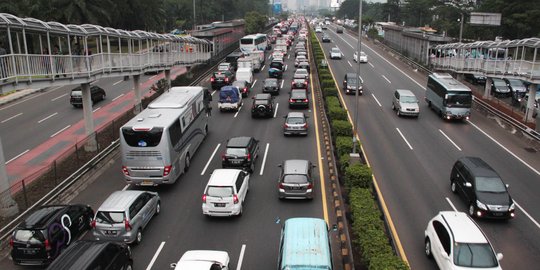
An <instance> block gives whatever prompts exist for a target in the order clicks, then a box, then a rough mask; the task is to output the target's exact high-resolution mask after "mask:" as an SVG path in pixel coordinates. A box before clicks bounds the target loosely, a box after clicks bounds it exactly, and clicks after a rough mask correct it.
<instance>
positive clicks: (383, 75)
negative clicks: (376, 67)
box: [381, 75, 392, 83]
mask: <svg viewBox="0 0 540 270" xmlns="http://www.w3.org/2000/svg"><path fill="white" fill-rule="evenodd" d="M381 76H382V77H383V78H384V79H385V80H386V81H387V82H388V83H392V82H391V81H390V80H389V79H388V78H386V76H384V75H381Z"/></svg>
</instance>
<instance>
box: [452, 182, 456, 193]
mask: <svg viewBox="0 0 540 270" xmlns="http://www.w3.org/2000/svg"><path fill="white" fill-rule="evenodd" d="M450 190H451V191H452V193H456V192H457V190H456V182H455V181H452V182H451V183H450Z"/></svg>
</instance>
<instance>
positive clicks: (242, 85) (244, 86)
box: [232, 80, 251, 97]
mask: <svg viewBox="0 0 540 270" xmlns="http://www.w3.org/2000/svg"><path fill="white" fill-rule="evenodd" d="M232 86H234V87H238V89H240V93H242V97H247V96H249V92H251V87H249V84H248V83H247V82H246V81H243V80H242V81H238V80H237V81H234V82H233V83H232Z"/></svg>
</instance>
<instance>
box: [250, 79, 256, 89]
mask: <svg viewBox="0 0 540 270" xmlns="http://www.w3.org/2000/svg"><path fill="white" fill-rule="evenodd" d="M256 83H257V80H255V81H254V82H253V84H252V85H251V89H253V87H255V84H256Z"/></svg>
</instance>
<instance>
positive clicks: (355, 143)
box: [352, 0, 363, 154]
mask: <svg viewBox="0 0 540 270" xmlns="http://www.w3.org/2000/svg"><path fill="white" fill-rule="evenodd" d="M359 2H360V4H359V6H358V44H357V55H356V62H357V64H358V66H357V69H356V79H357V80H358V83H357V84H356V93H355V94H354V125H353V138H352V139H353V154H356V148H357V147H358V140H357V137H358V96H359V93H358V92H359V91H360V83H362V82H363V80H362V79H361V77H360V52H361V51H362V0H360V1H359Z"/></svg>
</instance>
